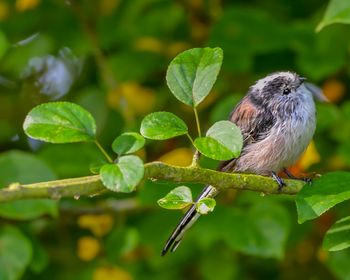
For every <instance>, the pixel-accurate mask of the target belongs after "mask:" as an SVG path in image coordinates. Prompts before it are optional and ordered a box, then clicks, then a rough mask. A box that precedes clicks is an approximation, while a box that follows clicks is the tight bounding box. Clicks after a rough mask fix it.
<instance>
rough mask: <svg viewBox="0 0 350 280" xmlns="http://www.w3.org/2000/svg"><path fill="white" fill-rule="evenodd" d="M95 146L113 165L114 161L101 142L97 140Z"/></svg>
mask: <svg viewBox="0 0 350 280" xmlns="http://www.w3.org/2000/svg"><path fill="white" fill-rule="evenodd" d="M95 144H96V146H97V148H98V149H99V150H100V151H101V152H102V154H103V155H104V156H105V158H106V159H107V160H108V161H109V162H110V163H113V159H112V158H111V157H110V156H109V155H108V154H107V152H106V150H105V149H104V148H103V147H102V146H101V144H100V142H98V141H97V140H95Z"/></svg>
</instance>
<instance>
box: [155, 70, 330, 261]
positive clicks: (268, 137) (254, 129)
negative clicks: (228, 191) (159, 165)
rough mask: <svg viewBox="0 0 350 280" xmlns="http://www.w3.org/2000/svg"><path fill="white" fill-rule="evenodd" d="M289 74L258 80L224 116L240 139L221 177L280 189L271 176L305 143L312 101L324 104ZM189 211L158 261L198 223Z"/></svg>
mask: <svg viewBox="0 0 350 280" xmlns="http://www.w3.org/2000/svg"><path fill="white" fill-rule="evenodd" d="M304 81H305V78H303V77H300V76H299V75H297V74H296V73H293V72H277V73H272V74H270V75H268V76H266V77H265V78H263V79H260V80H258V81H257V82H256V83H255V84H254V85H253V86H252V87H250V89H249V91H248V92H247V94H246V95H245V96H244V97H243V99H242V100H241V101H240V102H239V103H238V105H237V106H236V107H235V109H234V110H233V112H232V113H231V115H230V118H229V119H230V120H231V121H232V122H234V123H235V124H236V125H237V126H238V127H239V128H240V129H241V132H242V135H243V149H242V152H241V154H240V156H239V157H238V158H235V159H232V160H230V161H226V162H223V163H221V165H220V167H219V170H221V171H224V172H245V173H255V174H260V175H268V176H272V177H273V178H274V179H275V180H276V181H277V183H278V184H279V187H280V188H282V186H283V185H284V182H283V180H282V179H281V178H280V177H278V175H277V173H278V172H279V171H281V170H284V171H285V172H286V173H287V175H288V176H291V174H290V173H289V172H288V171H287V169H286V168H287V167H289V166H291V165H292V164H294V163H295V162H296V160H297V159H298V158H299V157H300V155H301V154H302V153H303V152H304V151H305V149H306V148H307V146H308V144H309V143H310V141H311V139H312V137H313V134H314V132H315V128H316V111H315V103H314V99H318V100H320V101H326V98H325V97H324V96H323V94H322V92H321V91H320V90H319V89H318V88H317V87H316V86H314V85H312V84H309V83H304ZM216 194H217V189H216V188H215V187H214V186H210V185H208V186H206V187H205V188H204V190H203V192H202V193H201V194H200V195H199V197H198V198H197V201H198V200H199V199H201V198H203V197H213V196H215V195H216ZM199 216H200V214H199V213H197V211H196V207H195V206H192V207H191V208H190V209H189V210H188V211H187V212H186V214H185V215H184V217H183V218H182V219H181V221H180V223H179V224H178V225H177V227H176V228H175V229H174V231H173V233H172V234H171V236H170V237H169V239H168V241H167V242H166V244H165V246H164V248H163V251H162V255H165V254H166V253H167V252H168V251H169V250H171V251H175V250H176V248H177V247H178V245H179V243H180V241H181V240H182V237H183V235H184V233H185V232H186V230H187V229H189V228H190V227H191V225H192V224H193V223H194V222H195V221H196V220H197V219H198V218H199Z"/></svg>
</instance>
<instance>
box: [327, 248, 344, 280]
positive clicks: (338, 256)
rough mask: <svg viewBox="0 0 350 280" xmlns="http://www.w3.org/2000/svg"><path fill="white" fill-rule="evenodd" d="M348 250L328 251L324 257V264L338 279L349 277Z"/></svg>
mask: <svg viewBox="0 0 350 280" xmlns="http://www.w3.org/2000/svg"><path fill="white" fill-rule="evenodd" d="M349 263H350V250H343V251H338V252H330V253H329V254H328V256H327V259H326V262H325V264H326V266H327V268H328V269H329V271H330V272H331V273H332V275H334V277H335V279H338V280H349V279H350V266H349Z"/></svg>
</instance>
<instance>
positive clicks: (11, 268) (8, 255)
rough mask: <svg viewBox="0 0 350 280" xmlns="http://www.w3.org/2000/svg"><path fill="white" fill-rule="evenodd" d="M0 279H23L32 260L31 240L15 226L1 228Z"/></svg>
mask: <svg viewBox="0 0 350 280" xmlns="http://www.w3.org/2000/svg"><path fill="white" fill-rule="evenodd" d="M0 248H1V250H0V279H3V280H16V279H21V278H22V275H23V273H24V271H25V269H26V267H27V266H28V265H29V263H30V260H31V258H32V254H33V251H32V246H31V244H30V241H29V239H28V238H27V237H26V236H25V235H23V233H22V232H20V231H19V230H18V229H17V228H15V227H13V226H4V227H2V228H0Z"/></svg>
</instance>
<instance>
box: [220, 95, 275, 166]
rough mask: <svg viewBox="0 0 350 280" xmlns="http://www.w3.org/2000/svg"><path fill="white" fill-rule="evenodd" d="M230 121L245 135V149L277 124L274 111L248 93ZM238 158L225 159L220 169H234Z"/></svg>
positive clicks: (233, 112)
mask: <svg viewBox="0 0 350 280" xmlns="http://www.w3.org/2000/svg"><path fill="white" fill-rule="evenodd" d="M229 120H230V121H232V122H233V123H235V124H236V125H237V126H238V127H239V129H240V130H241V132H242V135H243V149H242V152H243V151H244V147H246V146H247V145H249V144H251V143H254V142H257V141H260V140H261V139H264V138H265V137H266V135H267V134H268V133H269V131H270V129H271V127H272V126H273V125H274V124H275V118H274V116H273V115H272V113H271V112H270V111H269V110H268V109H267V108H263V107H261V106H260V108H259V105H255V104H254V102H252V101H251V100H250V97H249V95H246V96H245V97H244V98H243V99H242V100H241V102H239V103H238V104H237V106H236V108H235V109H234V110H233V111H232V113H231V114H230V118H229ZM235 162H236V159H231V160H228V161H223V162H221V164H220V165H219V166H218V170H221V171H224V172H229V171H232V169H233V167H234V165H235Z"/></svg>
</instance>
